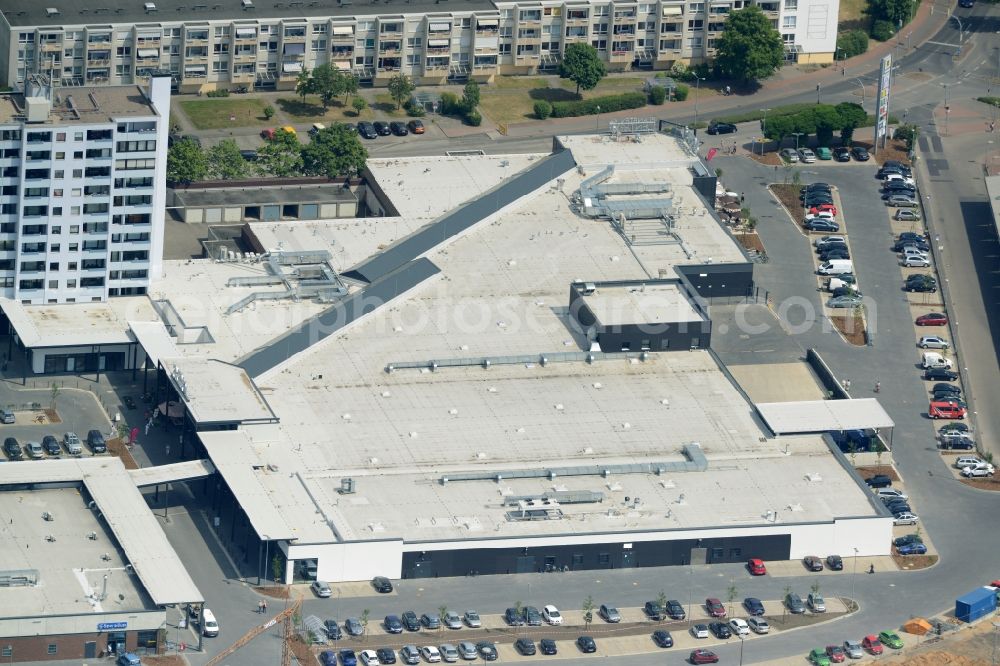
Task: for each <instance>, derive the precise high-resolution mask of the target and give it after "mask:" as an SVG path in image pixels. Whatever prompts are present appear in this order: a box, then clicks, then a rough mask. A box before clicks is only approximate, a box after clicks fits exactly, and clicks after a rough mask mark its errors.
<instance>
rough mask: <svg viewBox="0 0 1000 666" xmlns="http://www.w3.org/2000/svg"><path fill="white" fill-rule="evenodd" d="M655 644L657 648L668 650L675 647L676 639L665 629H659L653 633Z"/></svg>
mask: <svg viewBox="0 0 1000 666" xmlns="http://www.w3.org/2000/svg"><path fill="white" fill-rule="evenodd" d="M653 642H654V643H656V645H657V647H661V648H668V647H673V646H674V637H673V636H671V635H670V632H669V631H666V630H665V629H657V630H656V631H654V632H653Z"/></svg>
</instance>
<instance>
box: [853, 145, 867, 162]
mask: <svg viewBox="0 0 1000 666" xmlns="http://www.w3.org/2000/svg"><path fill="white" fill-rule="evenodd" d="M851 157H853V158H854V159H856V160H857V161H859V162H867V161H868V159H869V158H870V157H871V156H870V155H869V154H868V151H867V150H866V149H864V148H862V147H861V146H854V147H853V148H851Z"/></svg>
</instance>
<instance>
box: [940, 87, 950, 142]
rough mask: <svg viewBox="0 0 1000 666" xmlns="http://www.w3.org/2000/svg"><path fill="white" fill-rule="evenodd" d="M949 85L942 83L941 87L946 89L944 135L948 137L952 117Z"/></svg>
mask: <svg viewBox="0 0 1000 666" xmlns="http://www.w3.org/2000/svg"><path fill="white" fill-rule="evenodd" d="M948 85H949V84H947V83H942V84H941V87H942V88H944V133H945V136H947V135H948V116H949V115H951V105H950V104H948Z"/></svg>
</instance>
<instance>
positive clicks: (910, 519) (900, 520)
mask: <svg viewBox="0 0 1000 666" xmlns="http://www.w3.org/2000/svg"><path fill="white" fill-rule="evenodd" d="M918 520H920V519H919V518H918V517H917V515H916V514H915V513H901V514H899V515H898V516H893V517H892V524H893V525H916V524H917V521H918Z"/></svg>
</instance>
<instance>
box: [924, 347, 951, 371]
mask: <svg viewBox="0 0 1000 666" xmlns="http://www.w3.org/2000/svg"><path fill="white" fill-rule="evenodd" d="M921 367H923V368H924V369H927V368H944V369H945V370H950V369H951V359H950V358H945V357H944V356H942V355H941V354H939V353H938V352H932V351H926V352H924V353H923V357H922V360H921Z"/></svg>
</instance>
